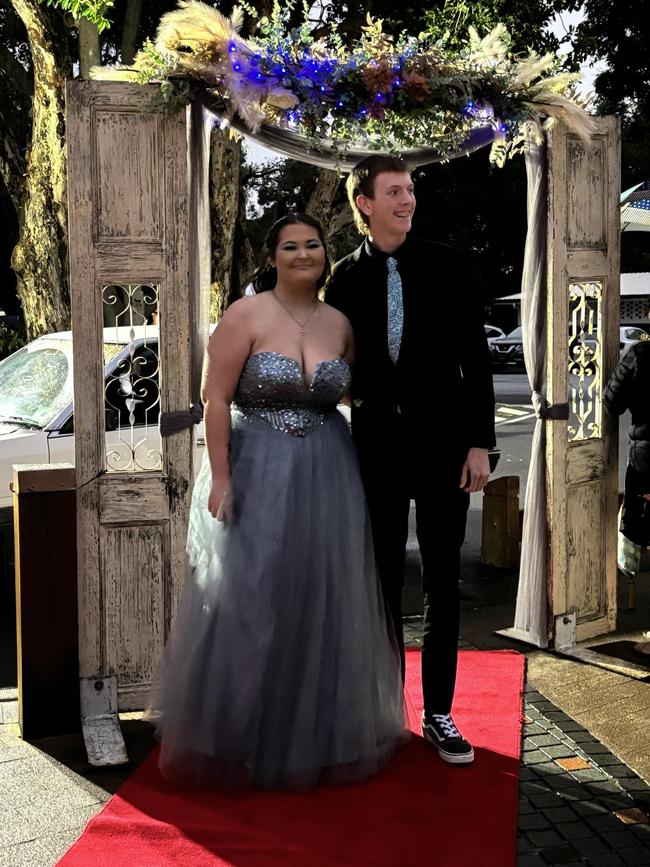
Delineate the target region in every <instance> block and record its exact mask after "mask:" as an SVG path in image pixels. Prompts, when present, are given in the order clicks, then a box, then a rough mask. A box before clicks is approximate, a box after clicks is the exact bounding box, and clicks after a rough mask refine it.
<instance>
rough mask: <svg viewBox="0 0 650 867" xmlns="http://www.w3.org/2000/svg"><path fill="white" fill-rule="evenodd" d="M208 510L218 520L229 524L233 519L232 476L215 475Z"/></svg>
mask: <svg viewBox="0 0 650 867" xmlns="http://www.w3.org/2000/svg"><path fill="white" fill-rule="evenodd" d="M208 511H209V512H210V514H211V515H212V517H213V518H216V519H217V521H222V522H223V523H224V524H229V523H230V522H231V521H232V516H233V508H232V487H231V484H230V478H228V477H219V476H214V477H213V478H212V487H211V489H210V496H209V497H208Z"/></svg>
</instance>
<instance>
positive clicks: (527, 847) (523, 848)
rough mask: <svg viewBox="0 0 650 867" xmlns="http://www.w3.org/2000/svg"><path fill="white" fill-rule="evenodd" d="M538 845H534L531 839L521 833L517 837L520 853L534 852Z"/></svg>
mask: <svg viewBox="0 0 650 867" xmlns="http://www.w3.org/2000/svg"><path fill="white" fill-rule="evenodd" d="M536 849H537V846H534V845H533V844H532V843H531V842H530V840H529V839H528V838H527V837H525V836H523V835H522V834H520V835H519V836H518V837H517V852H518V853H520V854H524V853H525V852H534V851H536Z"/></svg>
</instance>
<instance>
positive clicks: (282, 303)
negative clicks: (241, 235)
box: [153, 214, 405, 789]
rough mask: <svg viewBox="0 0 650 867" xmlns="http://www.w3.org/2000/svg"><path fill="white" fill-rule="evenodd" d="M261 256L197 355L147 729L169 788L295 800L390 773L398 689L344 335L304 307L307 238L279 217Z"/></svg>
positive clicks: (321, 258)
mask: <svg viewBox="0 0 650 867" xmlns="http://www.w3.org/2000/svg"><path fill="white" fill-rule="evenodd" d="M267 255H268V261H267V265H266V266H265V267H264V268H262V269H261V271H260V272H258V274H257V275H256V279H255V288H256V291H257V294H256V295H254V296H251V297H244V298H242V299H240V300H238V301H236V302H235V303H234V304H233V305H232V306H231V307H230V308H229V309H228V310H227V311H226V313H225V314H224V316H223V319H222V321H221V323H220V325H219V327H218V328H217V329H216V331H215V332H214V334H213V336H212V338H211V340H210V344H209V347H208V352H207V357H206V364H205V368H204V377H203V389H202V396H203V401H204V406H205V430H206V443H207V454H206V457H205V459H204V462H203V466H202V469H201V471H200V473H199V475H198V477H197V480H196V484H195V487H194V492H193V497H192V505H191V513H190V524H189V532H188V542H187V553H188V559H189V570H188V580H187V584H186V587H185V589H184V592H183V596H182V600H181V604H180V608H179V611H178V614H177V617H176V619H175V621H174V624H173V628H172V631H171V636H170V639H169V641H168V644H167V647H166V651H165V661H164V667H163V674H162V678H161V682H160V684H159V693H158V695H157V697H156V699H155V700H154V702H153V712H154V715H155V716H157V717H158V736H159V737H160V738H161V740H162V744H161V751H160V760H159V765H160V770H161V772H162V774H163V775H164V776H165V777H167V778H168V779H172V780H177V781H183V782H186V783H189V784H193V785H206V786H217V787H226V788H229V787H232V786H240V785H251V786H256V787H261V788H290V789H306V788H310V787H312V786H314V785H316V784H317V783H318V782H319V781H331V782H348V781H353V780H361V779H364V778H366V777H367V776H368V775H370V774H372V773H375V772H376V771H378V770H379V769H380V768H381V767H382V766H383V765H384V764H385V763H386V762H387V761H388V759H389V758H390V756H391V755H392V753H393V752H394V750H395V748H396V746H397V745H398V744H399V743H400V742H401V741H402V740H403V739H404V737H405V735H404V721H403V706H402V683H401V676H400V663H399V657H398V654H397V649H396V645H395V643H394V641H393V640H392V639H391V638H390V637H389V630H388V626H387V622H386V616H385V612H384V607H383V603H382V599H381V591H380V588H379V585H378V582H377V577H376V573H375V568H374V562H373V554H372V543H371V534H370V527H369V523H368V517H367V513H366V506H365V500H364V495H363V489H362V486H361V481H360V477H359V471H358V467H357V459H356V455H355V452H354V447H353V444H352V441H351V437H350V434H349V431H348V426H347V423H346V421H345V419H344V417H343V416H342V415H341V413H340V412H339V411H338V410H337V403H338V402H339V401H340V399H341V397H342V396H343V395H344V393H345V392H346V389H347V388H348V385H349V380H350V365H351V364H352V362H353V345H352V333H351V328H350V325H349V323H348V320H347V319H346V318H345V317H344V316H343V315H342V314H341V313H339V312H338V311H337V310H334V308H332V307H330V306H329V305H327V304H325V303H323V302H321V301H319V300H318V290H319V288H320V287H321V286H322V285H323V283H324V282H325V279H326V276H327V273H328V269H329V263H328V258H327V252H326V249H325V242H324V238H323V235H322V230H321V228H320V225H319V224H318V223H317V222H316V221H315V220H313V219H312V218H310V217H308V216H305V215H299V214H289V215H287V216H285V217H284V218H282V219H281V220H279V221H278V222H277V223H276V224H275V225H274V226H273V228H272V229H271V231H270V234H269V238H268V239H267ZM264 290H266V291H264Z"/></svg>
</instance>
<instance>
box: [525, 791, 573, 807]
mask: <svg viewBox="0 0 650 867" xmlns="http://www.w3.org/2000/svg"><path fill="white" fill-rule="evenodd" d="M530 800H531V802H532V804H534V806H535V807H539V808H540V809H548V810H550V809H552V808H553V807H564V806H565V805H566V801H564V800H563V799H562V798H561V797H560V796H559V795H556V794H555V792H542V793H541V794H535V795H531V796H530Z"/></svg>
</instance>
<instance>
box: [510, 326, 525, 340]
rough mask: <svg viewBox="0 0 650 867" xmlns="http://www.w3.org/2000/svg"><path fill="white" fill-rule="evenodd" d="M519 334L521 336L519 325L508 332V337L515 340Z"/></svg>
mask: <svg viewBox="0 0 650 867" xmlns="http://www.w3.org/2000/svg"><path fill="white" fill-rule="evenodd" d="M521 336H522V329H521V326H519V327H518V328H515V330H514V331H511V332H510V334H508V338H510V339H511V340H517V339H519V338H521Z"/></svg>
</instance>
